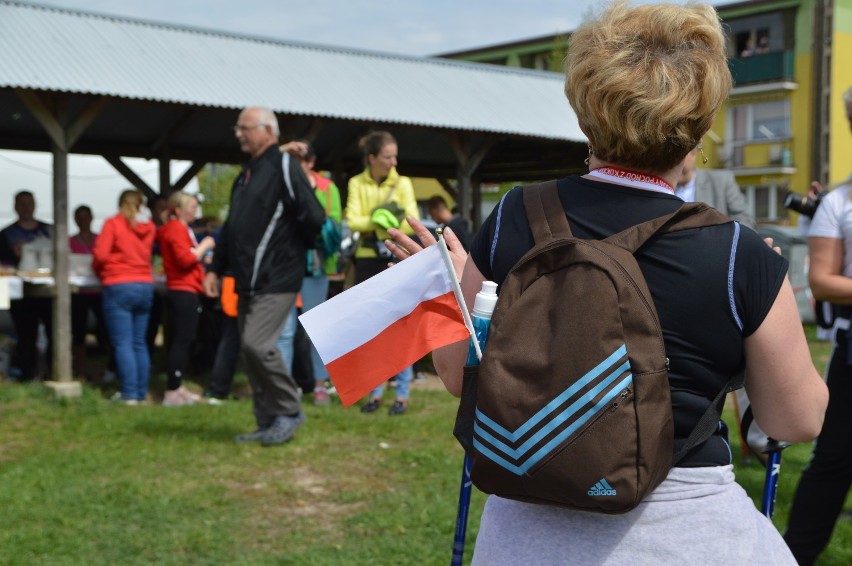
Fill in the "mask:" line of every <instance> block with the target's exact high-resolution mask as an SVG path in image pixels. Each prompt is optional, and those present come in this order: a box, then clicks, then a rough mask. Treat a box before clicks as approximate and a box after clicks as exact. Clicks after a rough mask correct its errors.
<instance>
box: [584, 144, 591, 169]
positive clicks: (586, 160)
mask: <svg viewBox="0 0 852 566" xmlns="http://www.w3.org/2000/svg"><path fill="white" fill-rule="evenodd" d="M593 155H594V153H593V152H592V145H591V144H589V156H588V157H587V158H586V159H584V160H583V163H585V164H586V165H588V164H589V160H590V159H591V158H592V156H593Z"/></svg>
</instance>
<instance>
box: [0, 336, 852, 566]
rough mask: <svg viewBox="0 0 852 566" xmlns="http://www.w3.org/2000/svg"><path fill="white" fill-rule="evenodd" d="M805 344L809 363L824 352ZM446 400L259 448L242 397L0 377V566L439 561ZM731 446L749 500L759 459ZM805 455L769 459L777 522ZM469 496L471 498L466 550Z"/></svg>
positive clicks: (449, 462) (455, 467) (850, 533)
mask: <svg viewBox="0 0 852 566" xmlns="http://www.w3.org/2000/svg"><path fill="white" fill-rule="evenodd" d="M813 353H814V357H815V360H816V361H817V364H818V365H819V367H820V369H821V368H822V366H823V365H824V364H825V361H826V360H827V356H828V346H827V345H826V344H825V343H817V342H814V343H813ZM154 383H155V387H160V385H159V381H156V380H155V382H154ZM389 396H390V393H388V397H389ZM455 409H456V401H455V400H454V399H453V398H451V397H450V396H449V395H448V394H446V393H444V392H440V391H424V390H415V391H414V392H413V396H412V404H411V408H410V409H409V413H408V414H407V415H405V416H402V417H393V418H392V417H388V416H387V414H386V412H385V410H384V409H382V410H380V411H379V412H378V413H376V414H373V415H363V414H361V413H360V412H359V411H358V410H357V408H350V409H347V410H343V409H342V407H341V406H340V405H339V404H334V405H333V406H331V407H314V406H313V405H311V404H310V403H309V402H307V403H305V411H306V413H307V415H308V422H307V424H306V426H305V427H303V428H302V429H301V430H300V431H299V433H298V434H297V436H296V438H295V440H293V441H292V442H291V443H289V444H288V445H285V446H279V447H273V448H262V447H260V446H256V445H249V446H237V445H235V444H234V443H233V441H232V438H233V436H234V435H235V434H238V433H240V432H244V431H247V430H250V429H252V428H253V424H254V423H253V418H252V415H251V404H250V402H249V401H247V400H243V401H233V402H228V403H227V404H225V405H224V406H221V407H213V406H206V405H205V406H193V407H184V408H174V409H169V408H163V407H161V406H157V405H152V406H142V407H125V406H121V405H116V404H113V403H110V402H109V401H107V400H105V399H104V398H103V395H102V392H101V391H98V390H96V389H92V388H88V387H87V388H86V389H85V392H84V395H83V397H82V398H81V399H77V400H68V401H63V400H56V399H53V398H52V397H51V396H50V394H49V393H48V392H47V390H46V389H44V388H42V387H41V386H39V385H37V384H25V385H16V384H9V383H0V564H2V565H6V564H14V565H18V564H26V565H29V564H49V565H66V564H68V565H77V564H83V565H87V566H92V565H100V564H122V565H124V564H146V565H147V564H158V565H159V564H163V565H168V564H181V565H183V564H217V565H218V564H251V565H254V564H270V565H272V564H275V565H279V564H286V565H289V564H294V565H297V564H312V565H314V564H318V565H322V564H445V563H446V562H447V561H448V560H449V557H450V554H451V549H452V541H453V532H454V524H455V512H456V502H457V496H458V483H459V474H460V468H461V461H462V451H461V449H460V447H459V446H458V444H457V443H456V442H455V440H454V439H453V437H452V424H453V419H454V417H455ZM726 414H727V417H728V419H729V418H730V416H731V413H730V411H728V412H727V413H726ZM729 422H732V421H730V420H729ZM733 436H735V435H733ZM732 441H733V450H734V454H735V458H736V464H737V466H736V471H737V478H738V481H739V482H740V483H741V484H742V485H743V486H744V487H745V488H746V489H747V490H748V492H749V493H750V494H751V495H752V496H753V497H754V498H755V501H756V502H757V504H758V505H759V500H760V496H761V488H762V485H763V468H762V467H760V465H759V464H757V463H756V462H752V463H751V464H744V463H742V462H741V461H740V448H739V442H738V439H737V438H733V439H732ZM809 454H810V446H809V445H796V446H793V447H791V448H788V449H787V450H786V451H785V452H784V459H783V462H782V470H783V471H782V475H781V482H780V486H779V494H778V500H777V506H776V516H775V523H776V525H777V526H778V527H779V529H783V527H784V525H785V524H786V520H787V513H788V511H789V503H790V501H791V500H792V494H793V491H794V490H795V487H796V483H797V481H798V476H799V474H800V473H801V470H802V468H803V467H804V466H805V464H806V462H807V459H808V457H809ZM483 502H484V496H483V495H482V494H481V493H478V492H475V493H474V496H473V501H472V504H471V516H470V522H469V529H468V541H467V549H468V552H467V553H466V557H467V558H468V559H469V557H470V553H471V552H470V551H471V550H472V548H473V542H474V538H475V535H476V530H477V525H478V522H479V516H480V513H481V509H482V504H483ZM850 560H852V521H843V520H841V521H840V522H839V523H838V526H837V529H836V531H835V535H834V538H833V539H832V542H831V546H830V548H829V550H828V551H827V552H826V554H825V555H824V556H823V558H822V560H821V562H819V564H822V565H834V564H838V565H839V564H844V565H846V564H849V563H850Z"/></svg>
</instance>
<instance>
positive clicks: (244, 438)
mask: <svg viewBox="0 0 852 566" xmlns="http://www.w3.org/2000/svg"><path fill="white" fill-rule="evenodd" d="M267 430H269V427H267V428H259V429H257V430H256V431H254V432H246V433H243V434H238V435H237V436H235V437H234V442H236V443H237V444H246V443H248V442H260V439H261V438H263V435H264V434H266V431H267Z"/></svg>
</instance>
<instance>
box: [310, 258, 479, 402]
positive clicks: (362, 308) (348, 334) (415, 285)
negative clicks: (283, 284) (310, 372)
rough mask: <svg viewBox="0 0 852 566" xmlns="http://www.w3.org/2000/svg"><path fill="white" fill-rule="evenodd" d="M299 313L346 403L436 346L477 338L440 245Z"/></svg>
mask: <svg viewBox="0 0 852 566" xmlns="http://www.w3.org/2000/svg"><path fill="white" fill-rule="evenodd" d="M299 320H300V321H301V322H302V326H304V327H305V331H306V332H307V333H308V336H309V337H310V338H311V342H313V344H314V347H315V348H316V349H317V352H318V353H319V355H320V358H322V361H323V363H324V364H325V366H326V368H327V369H328V373H329V377H331V381H332V383H334V387H335V389H336V390H337V393H338V395H339V396H340V400H341V401H342V402H343V405H344V406H345V407H348V406H350V405H352V404H353V403H355V402H356V401H357V400H358V399H361V398H362V397H363V396H364V395H366V394H367V393H369V392H370V391H372V390H373V389H375V388H376V387H377V386H379V385H381V384H382V383H384V382H385V381H387V380H388V379H390V378H391V377H393V376H394V375H396V374H398V373H399V372H400V371H402V370H403V369H405V368H407V367H408V366H410V365H411V364H413V363H414V362H416V361H417V360H419V359H420V358H422V357H423V356H425V355H426V354H428V353H429V352H431V351H432V350H434V349H436V348H440V347H441V346H446V345H447V344H452V343H454V342H459V341H461V340H465V339H467V338H470V332H469V331H468V329H467V328H466V327H465V323H464V317H463V315H462V312H461V309H460V308H459V304H458V302H457V301H456V298H455V295H454V294H453V288H452V284H451V282H450V275H449V273H448V272H447V268H446V266H445V264H444V262H443V259H442V258H441V252H440V250H439V249H438V246H437V245H434V246H429V247H428V248H426V249H425V250H423V251H421V252H419V253H416V254H414V255H413V256H411V257H410V258H408V259H406V260H405V261H401V262H400V263H398V264H396V265H394V266H393V267H391V268H389V269H386V270H384V271H382V272H381V273H379V274H378V275H375V276H374V277H371V278H370V279H368V280H367V281H364V282H363V283H361V284H360V285H356V286H355V287H352V288H351V289H348V290H347V291H344V292H343V293H341V294H339V295H336V296H334V297H332V298H331V299H329V300H328V301H326V302H324V303H323V304H321V305H319V306H317V307H314V308H312V309H311V310H310V311H308V312H306V313H305V314H303V315H301V316H300V317H299Z"/></svg>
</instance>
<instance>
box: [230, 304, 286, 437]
mask: <svg viewBox="0 0 852 566" xmlns="http://www.w3.org/2000/svg"><path fill="white" fill-rule="evenodd" d="M295 300H296V293H271V294H267V295H255V296H254V297H247V296H240V301H239V305H238V320H239V326H240V346H241V348H242V355H243V360H244V362H245V365H246V373H247V374H248V378H249V383H250V384H251V389H252V399H253V401H254V416H255V419H256V420H257V426H258V427H259V428H266V427H268V426H270V425H271V424H272V422H273V421H274V420H275V417H278V416H283V415H291V416H292V415H296V414H297V413H298V412H299V411H300V410H301V404H300V399H299V388H298V387H297V386H296V382H295V381H293V378H292V377H291V376H290V374H289V373H287V368H286V366H285V365H284V360H283V359H282V358H281V352H279V351H278V348H277V347H276V346H275V342H276V340H277V339H278V335H279V334H281V329H283V328H284V323H285V322H286V320H287V315H288V314H289V313H290V309H291V308H292V307H293V303H294V302H295Z"/></svg>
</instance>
